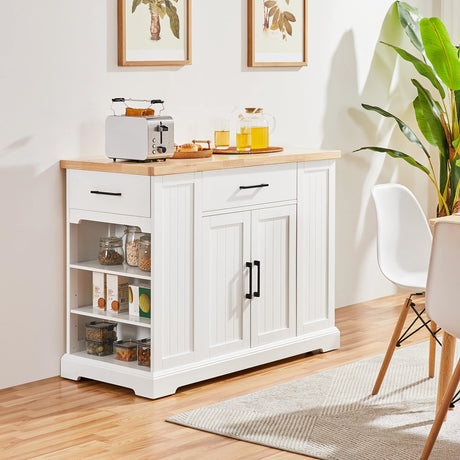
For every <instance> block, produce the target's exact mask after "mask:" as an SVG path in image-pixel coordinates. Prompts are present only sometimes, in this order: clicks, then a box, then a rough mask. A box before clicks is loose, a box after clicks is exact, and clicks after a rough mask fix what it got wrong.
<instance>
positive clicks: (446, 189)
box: [355, 1, 460, 216]
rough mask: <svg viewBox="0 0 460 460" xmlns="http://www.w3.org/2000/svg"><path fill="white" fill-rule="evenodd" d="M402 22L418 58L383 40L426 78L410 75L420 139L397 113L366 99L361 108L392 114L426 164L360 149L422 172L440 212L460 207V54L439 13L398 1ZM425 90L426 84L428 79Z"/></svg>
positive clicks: (396, 152) (404, 156) (399, 155)
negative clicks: (435, 154) (423, 11)
mask: <svg viewBox="0 0 460 460" xmlns="http://www.w3.org/2000/svg"><path fill="white" fill-rule="evenodd" d="M395 4H396V8H397V11H398V14H399V20H400V23H401V26H402V28H403V30H404V32H405V33H406V35H407V36H408V37H409V40H410V41H411V43H412V45H413V46H414V47H415V49H416V50H417V51H418V53H419V55H420V56H419V57H417V56H415V55H413V54H411V53H409V52H408V51H406V50H404V49H402V48H399V47H397V46H394V45H391V44H389V43H385V42H381V43H383V44H384V45H385V46H389V47H391V48H392V49H393V50H394V51H395V52H396V53H398V54H399V56H401V57H402V58H403V59H404V60H405V61H407V62H409V63H411V64H412V65H413V66H414V68H415V69H416V70H417V72H418V73H419V74H420V76H422V77H423V78H424V79H423V80H422V82H423V84H422V82H420V81H418V80H417V79H415V78H413V79H411V82H412V83H413V85H414V87H415V89H416V91H417V97H416V98H415V99H414V101H413V103H412V106H413V109H414V113H415V118H416V120H417V124H418V127H419V129H420V132H421V133H422V134H423V136H424V138H425V140H426V142H425V143H424V142H422V141H421V140H420V139H419V137H418V136H417V135H416V134H415V132H414V131H413V130H412V129H411V128H410V127H409V126H408V125H407V124H406V123H405V122H403V121H402V120H400V119H399V118H398V117H397V116H395V115H393V114H391V113H390V112H387V111H386V110H384V109H382V108H380V107H376V106H373V105H368V104H362V106H363V108H365V109H366V110H370V111H373V112H377V113H378V114H380V115H382V116H384V117H387V118H392V119H393V120H394V121H395V122H396V124H397V125H398V127H399V129H400V130H401V132H402V133H403V134H404V136H405V137H406V138H407V139H408V140H409V141H411V142H412V143H414V144H415V145H417V146H418V147H419V148H420V149H421V150H422V151H423V153H424V154H425V156H426V159H427V165H426V166H425V165H423V164H421V163H420V162H418V161H417V160H415V158H413V157H412V156H410V155H407V154H406V153H403V152H401V151H399V150H394V149H391V148H387V147H362V148H360V149H357V150H355V151H359V150H365V149H368V150H373V151H376V152H384V153H386V154H388V155H390V156H391V157H393V158H400V159H402V160H404V161H406V162H407V163H409V164H411V165H412V166H415V167H416V168H418V169H419V170H421V171H423V172H424V173H425V174H426V175H427V176H428V178H429V180H430V181H431V182H432V184H433V185H434V186H435V188H436V193H437V196H438V209H437V212H438V216H442V215H449V214H452V213H453V212H457V211H460V201H459V188H460V146H459V143H460V132H459V115H460V54H459V49H458V48H457V47H456V46H454V45H453V44H452V42H451V40H450V38H449V34H448V32H447V30H446V27H445V26H444V24H443V23H442V21H441V20H440V19H439V18H436V17H432V18H424V17H422V16H421V14H420V12H419V10H418V9H416V8H414V7H412V6H410V5H409V4H407V3H405V2H400V1H397V2H395ZM427 80H428V82H429V83H430V85H429V86H428V88H429V89H427V88H426V87H425V86H424V85H426V84H427V83H428V82H427ZM426 143H429V144H431V145H432V146H434V147H436V149H437V151H438V153H439V175H438V176H437V175H436V173H435V171H434V167H433V164H432V161H431V157H430V153H429V151H428V148H427V146H426Z"/></svg>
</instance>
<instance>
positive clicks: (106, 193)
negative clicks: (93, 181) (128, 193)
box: [89, 190, 121, 196]
mask: <svg viewBox="0 0 460 460" xmlns="http://www.w3.org/2000/svg"><path fill="white" fill-rule="evenodd" d="M89 193H94V194H95V195H110V196H121V192H101V191H99V190H91V191H90V192H89Z"/></svg>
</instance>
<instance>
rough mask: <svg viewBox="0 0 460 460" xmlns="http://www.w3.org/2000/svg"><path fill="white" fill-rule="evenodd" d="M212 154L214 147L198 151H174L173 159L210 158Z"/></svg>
mask: <svg viewBox="0 0 460 460" xmlns="http://www.w3.org/2000/svg"><path fill="white" fill-rule="evenodd" d="M211 155H212V149H206V150H198V151H197V152H174V155H173V159H180V160H182V159H187V158H209V157H211Z"/></svg>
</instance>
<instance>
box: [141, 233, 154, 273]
mask: <svg viewBox="0 0 460 460" xmlns="http://www.w3.org/2000/svg"><path fill="white" fill-rule="evenodd" d="M150 252H151V241H150V235H144V236H141V238H140V241H139V268H140V269H141V270H146V271H149V270H150V265H151V262H150V261H151V258H150V255H151V254H150Z"/></svg>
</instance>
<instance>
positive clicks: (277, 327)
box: [251, 205, 296, 347]
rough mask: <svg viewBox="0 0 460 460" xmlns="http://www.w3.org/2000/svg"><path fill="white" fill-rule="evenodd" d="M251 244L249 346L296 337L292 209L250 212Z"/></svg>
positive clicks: (294, 239) (294, 229)
mask: <svg viewBox="0 0 460 460" xmlns="http://www.w3.org/2000/svg"><path fill="white" fill-rule="evenodd" d="M251 243H252V244H251V257H252V260H253V263H254V269H253V278H254V293H253V299H252V301H251V346H252V347H256V346H259V345H264V344H267V343H270V342H275V341H277V340H283V339H287V338H289V337H293V336H295V334H296V310H295V308H296V293H295V291H296V290H295V287H296V206H295V205H288V206H279V207H272V208H266V209H259V210H256V211H252V240H251ZM259 283H260V284H259Z"/></svg>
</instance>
